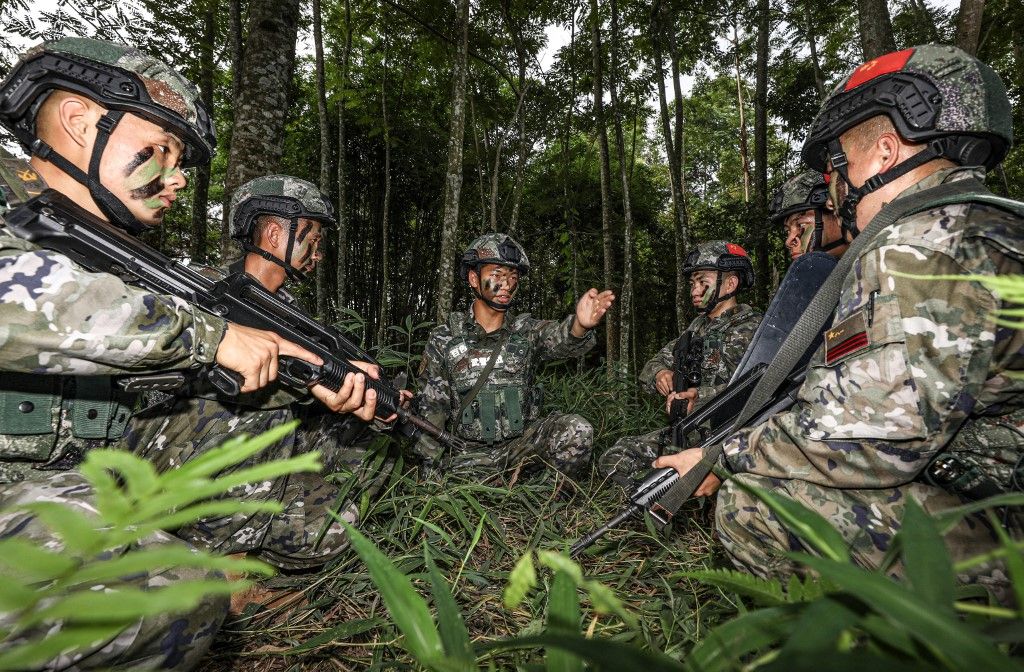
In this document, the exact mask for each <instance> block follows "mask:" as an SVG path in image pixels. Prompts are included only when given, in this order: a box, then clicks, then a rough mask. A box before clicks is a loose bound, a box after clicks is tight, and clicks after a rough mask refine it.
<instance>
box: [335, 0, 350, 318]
mask: <svg viewBox="0 0 1024 672" xmlns="http://www.w3.org/2000/svg"><path fill="white" fill-rule="evenodd" d="M351 58H352V7H351V5H350V3H349V0H345V51H344V53H343V55H342V57H341V89H342V94H341V96H339V98H338V248H337V249H338V260H337V279H336V281H335V282H336V285H337V287H336V288H335V291H336V292H337V294H336V295H335V296H336V297H337V306H336V308H337V311H338V316H339V317H340V316H341V309H342V308H345V307H346V305H347V301H348V294H347V292H348V185H347V184H346V177H347V176H346V175H345V169H346V167H347V165H346V161H347V160H348V159H347V156H346V151H345V102H346V101H345V94H344V90H345V89H346V88H347V87H348V69H349V62H350V60H351Z"/></svg>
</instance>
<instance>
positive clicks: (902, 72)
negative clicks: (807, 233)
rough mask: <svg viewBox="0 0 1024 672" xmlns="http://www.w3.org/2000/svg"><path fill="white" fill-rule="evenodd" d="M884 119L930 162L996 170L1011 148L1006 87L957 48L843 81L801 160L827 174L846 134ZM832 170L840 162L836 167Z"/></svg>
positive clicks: (896, 57) (886, 64) (907, 54)
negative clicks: (924, 148)
mask: <svg viewBox="0 0 1024 672" xmlns="http://www.w3.org/2000/svg"><path fill="white" fill-rule="evenodd" d="M878 115H885V116H887V117H888V118H889V120H890V121H891V122H892V124H893V126H895V127H896V130H897V131H898V132H899V134H900V135H901V136H902V137H903V138H904V139H906V140H907V141H909V142H929V141H931V143H932V144H933V145H934V148H933V151H934V154H932V156H931V158H935V157H936V156H942V157H945V158H947V159H949V160H951V161H953V162H954V163H957V164H960V165H984V166H985V167H987V168H993V167H995V166H996V165H997V164H998V163H999V162H1000V161H1002V160H1003V158H1004V157H1005V156H1006V153H1007V152H1008V151H1009V149H1010V146H1011V144H1012V142H1013V122H1012V118H1011V108H1010V101H1009V98H1007V95H1006V87H1005V86H1004V85H1003V82H1002V80H1001V79H1000V78H999V75H997V74H996V73H995V71H994V70H992V68H990V67H989V66H988V65H986V64H985V63H982V62H981V61H979V60H978V59H977V58H975V57H973V56H971V55H969V54H967V53H966V52H964V51H962V50H960V49H958V48H956V47H952V46H947V45H939V44H926V45H922V46H918V47H912V48H910V49H904V50H903V51H896V52H892V53H889V54H885V55H884V56H879V57H878V58H876V59H873V60H871V61H868V62H867V63H865V64H863V65H861V66H860V67H858V68H857V69H855V70H854V71H853V72H852V73H850V75H849V76H847V77H846V78H845V79H843V80H842V81H841V82H840V83H839V85H838V86H837V87H836V88H835V90H833V91H832V93H831V95H829V97H828V98H827V99H826V100H825V102H824V104H823V105H822V107H821V111H820V112H818V115H817V117H816V118H815V119H814V123H813V124H812V125H811V130H810V132H809V133H808V136H807V141H806V142H805V143H804V146H803V150H802V152H801V155H802V157H803V160H804V162H805V163H806V164H807V165H809V166H810V167H811V168H814V169H815V170H818V171H824V170H825V168H826V165H827V163H828V160H829V158H830V155H832V154H834V153H835V151H834V146H832V147H830V144H831V143H833V142H836V143H837V144H838V139H839V136H840V135H841V134H843V133H844V132H846V131H847V130H849V129H851V128H853V127H854V126H856V125H858V124H860V123H862V122H864V121H866V120H868V119H870V118H871V117H875V116H878ZM833 164H834V165H835V164H836V162H835V161H834V162H833Z"/></svg>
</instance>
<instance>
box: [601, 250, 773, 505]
mask: <svg viewBox="0 0 1024 672" xmlns="http://www.w3.org/2000/svg"><path fill="white" fill-rule="evenodd" d="M683 272H684V273H687V274H689V276H690V301H692V303H693V307H694V308H696V309H697V310H698V311H699V312H700V314H699V315H698V316H697V317H696V318H694V320H693V321H692V322H690V325H689V326H688V327H687V328H686V331H685V332H683V334H681V335H680V337H679V339H677V340H675V341H669V342H668V343H667V344H665V347H663V348H662V349H661V350H659V351H658V354H656V355H655V356H654V357H653V358H652V359H651V360H650V361H649V362H647V364H645V365H644V368H643V370H642V371H641V372H640V385H641V389H643V390H644V391H645V392H648V393H651V394H654V393H657V394H660V395H662V396H663V397H665V412H666V413H670V409H671V407H672V402H673V401H675V400H679V401H680V402H682V403H685V404H686V410H687V412H690V411H692V410H693V409H694V408H696V407H697V406H698V405H700V404H701V403H703V402H705V401H707V400H708V399H711V398H712V397H714V396H715V395H716V394H718V393H719V392H721V391H722V390H723V389H725V387H726V385H728V383H729V379H730V378H732V374H733V371H735V370H736V367H737V365H739V363H740V360H741V359H742V358H743V353H744V352H746V351H747V346H748V345H749V344H750V339H751V337H753V335H754V331H756V330H757V325H758V324H760V323H761V312H760V311H758V310H755V309H754V308H751V307H750V306H748V305H747V304H745V303H739V302H738V300H737V298H736V297H737V295H738V294H739V292H741V291H743V290H746V289H750V288H751V287H753V286H754V267H753V266H752V265H751V263H750V258H749V257H748V256H747V252H746V250H744V249H743V248H742V247H740V246H739V245H735V244H733V243H727V242H726V241H724V240H713V241H711V242H708V243H702V244H700V245H698V246H697V247H696V248H694V249H693V250H691V251H690V253H689V254H688V255H687V257H686V263H685V265H684V266H683ZM676 373H680V374H681V377H682V378H683V379H684V380H685V381H686V388H685V389H684V390H679V391H677V390H675V389H674V387H675V386H674V385H673V378H674V377H675V376H674V374H676ZM663 437H664V429H657V430H655V431H653V432H650V433H649V434H644V435H642V436H624V437H622V438H621V439H619V440H618V441H616V442H615V445H613V446H612V447H611V448H609V449H608V450H606V451H605V452H604V454H603V455H601V458H600V459H599V460H598V471H599V472H600V473H601V474H602V475H603V476H610V477H611V478H612V479H613V480H614V481H615V482H617V483H619V484H620V485H622V486H623V487H630V486H631V485H632V483H633V479H634V478H635V477H636V476H638V475H639V474H641V473H642V472H643V471H644V470H646V469H649V468H650V465H651V461H652V460H654V459H655V458H656V457H658V455H660V454H661V450H662V448H663V447H664V446H663V443H664V438H663Z"/></svg>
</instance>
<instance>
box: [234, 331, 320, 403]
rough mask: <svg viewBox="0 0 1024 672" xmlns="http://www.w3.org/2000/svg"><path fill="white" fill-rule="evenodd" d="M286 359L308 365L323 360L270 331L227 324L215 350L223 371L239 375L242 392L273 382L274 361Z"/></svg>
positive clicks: (275, 369)
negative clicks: (241, 378)
mask: <svg viewBox="0 0 1024 672" xmlns="http://www.w3.org/2000/svg"><path fill="white" fill-rule="evenodd" d="M280 355H288V356H291V357H298V358H299V359H304V360H306V361H307V362H310V363H312V364H316V365H318V366H319V365H320V364H323V363H324V362H323V360H322V359H320V358H319V357H317V356H316V355H314V354H313V353H312V352H310V351H309V350H306V349H305V348H301V347H299V346H298V345H295V344H294V343H292V342H291V341H286V340H284V339H283V338H281V337H280V336H278V335H277V334H275V333H274V332H272V331H263V330H262V329H253V328H252V327H243V326H242V325H240V324H234V323H232V322H229V323H228V328H227V331H225V332H224V338H223V339H221V342H220V345H218V346H217V357H216V361H217V363H218V364H220V365H221V366H223V367H224V368H226V369H231V370H232V371H237V372H238V373H240V374H242V377H243V378H244V379H245V381H244V382H243V384H242V392H252V391H254V390H258V389H260V388H261V387H265V386H266V385H268V384H269V383H270V382H271V381H273V380H276V379H277V358H278V356H280Z"/></svg>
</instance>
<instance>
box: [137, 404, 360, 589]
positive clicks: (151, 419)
mask: <svg viewBox="0 0 1024 672" xmlns="http://www.w3.org/2000/svg"><path fill="white" fill-rule="evenodd" d="M291 419H292V411H291V409H290V407H288V406H285V407H282V408H274V409H254V408H249V407H242V406H238V405H235V404H229V403H224V402H221V401H220V400H217V399H206V398H198V397H197V398H176V399H173V400H172V401H171V402H170V403H169V404H165V405H161V406H158V407H155V408H153V409H151V410H149V411H147V412H146V413H143V414H140V415H139V416H137V417H135V418H133V419H132V421H131V424H130V425H129V429H128V432H127V433H126V437H125V442H126V444H127V445H128V447H130V448H131V449H132V450H133V451H134V452H135V453H136V454H137V455H139V456H140V457H144V458H146V459H148V460H149V461H150V462H152V463H153V465H154V466H155V467H156V468H157V470H158V471H164V470H167V469H174V468H177V467H178V466H180V465H182V464H184V463H185V462H187V461H188V460H189V459H192V458H194V457H198V456H199V455H202V454H204V453H206V452H207V451H209V450H210V449H212V448H215V447H217V446H219V445H221V444H222V443H223V442H224V441H226V440H227V439H229V438H231V437H233V436H237V435H239V434H243V433H244V434H248V435H250V436H255V435H257V434H261V433H262V432H265V431H267V430H269V429H271V428H273V427H276V426H277V425H280V424H281V423H284V422H288V421H290V420H291ZM294 452H295V438H294V436H288V437H286V438H284V439H282V440H281V441H279V442H277V443H276V444H274V445H272V446H270V447H268V448H267V449H266V450H265V451H264V452H263V453H261V454H259V455H256V456H254V457H253V458H250V459H249V460H247V461H246V462H245V463H243V464H242V465H241V466H240V467H236V468H235V469H238V468H244V467H250V466H253V465H255V464H260V463H264V462H268V461H270V460H273V459H279V458H286V457H289V456H291V455H292V454H294ZM229 496H231V497H233V498H235V499H238V500H242V501H267V500H270V501H277V502H280V503H281V504H282V506H283V507H284V511H282V512H281V513H279V514H274V515H270V514H265V513H256V514H253V513H239V514H236V515H232V516H218V517H211V518H206V519H203V520H201V521H199V522H197V523H195V524H192V525H189V526H186V527H183V528H180V529H178V530H176V531H175V534H176V535H177V536H179V537H180V538H182V539H184V540H186V541H188V542H189V543H191V544H194V545H196V546H198V547H200V548H205V549H208V550H211V551H216V552H218V553H225V554H228V553H241V552H247V553H251V554H252V555H254V556H256V557H259V558H260V559H262V560H265V561H267V562H269V563H270V564H272V565H274V566H276V567H279V568H281V569H305V568H312V567H319V566H321V565H323V564H325V563H327V562H329V561H330V560H331V559H333V558H334V557H336V556H337V555H338V554H340V553H341V552H342V551H344V550H345V549H346V548H347V547H348V538H347V535H346V534H345V530H344V528H343V527H342V526H341V525H340V524H339V523H338V522H337V521H336V520H334V518H333V516H332V515H331V513H330V512H331V511H332V510H333V511H336V512H338V515H339V516H340V517H341V518H342V519H344V520H346V521H347V522H350V523H353V524H354V523H355V522H356V518H357V513H358V510H357V508H356V506H355V505H354V504H353V503H352V502H348V501H340V502H339V501H338V500H339V489H338V487H337V486H335V485H333V484H331V483H329V482H328V481H327V480H325V479H324V477H323V476H321V475H320V474H309V473H304V474H292V475H289V476H285V477H281V478H276V479H271V480H265V481H260V482H257V483H252V484H249V485H244V486H239V487H237V488H234V489H233V490H232V491H231V493H230V495H229Z"/></svg>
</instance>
